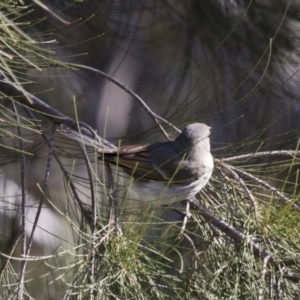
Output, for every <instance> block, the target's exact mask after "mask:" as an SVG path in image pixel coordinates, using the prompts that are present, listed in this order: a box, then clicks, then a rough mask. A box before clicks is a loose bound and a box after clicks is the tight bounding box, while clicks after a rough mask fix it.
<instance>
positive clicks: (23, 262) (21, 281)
mask: <svg viewBox="0 0 300 300" xmlns="http://www.w3.org/2000/svg"><path fill="white" fill-rule="evenodd" d="M12 109H13V111H14V113H15V116H16V120H17V122H18V126H17V130H18V136H19V137H20V138H19V144H20V150H21V151H22V152H23V153H21V154H20V155H21V189H22V209H21V224H22V225H21V239H22V250H21V257H23V258H22V259H21V272H20V279H19V286H18V296H17V297H18V299H19V300H22V299H23V294H24V279H25V268H26V258H25V255H26V230H25V226H26V194H27V193H26V157H25V153H24V150H25V149H24V141H23V138H22V136H23V134H22V130H21V127H20V125H19V124H21V121H20V118H19V113H18V111H17V108H16V106H15V104H14V102H12Z"/></svg>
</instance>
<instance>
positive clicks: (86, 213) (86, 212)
mask: <svg viewBox="0 0 300 300" xmlns="http://www.w3.org/2000/svg"><path fill="white" fill-rule="evenodd" d="M26 112H27V114H28V115H29V117H30V118H31V119H32V121H33V122H34V123H35V125H36V127H37V128H38V129H39V130H40V131H41V134H42V137H43V139H44V140H45V142H46V144H47V145H48V147H50V143H49V141H48V139H47V137H46V135H45V133H44V132H43V131H42V128H41V126H40V125H39V123H38V121H37V120H36V118H35V116H34V115H33V113H32V112H31V110H29V109H26ZM53 156H54V158H55V160H56V162H57V163H58V165H59V167H60V169H61V170H62V172H63V174H64V176H65V177H66V178H67V180H68V182H69V185H70V189H71V191H72V193H73V196H74V198H75V200H76V203H77V204H78V206H79V208H80V211H81V213H82V214H83V216H84V217H85V220H86V221H87V223H88V224H89V226H90V227H91V228H92V221H91V216H90V211H89V210H87V208H86V207H85V206H84V205H83V203H82V201H81V200H80V197H79V195H78V193H77V190H76V187H75V185H74V183H73V180H72V178H71V177H70V176H69V174H68V172H67V170H66V169H65V168H64V165H63V163H62V162H61V160H60V158H59V157H58V155H57V153H56V152H55V151H53Z"/></svg>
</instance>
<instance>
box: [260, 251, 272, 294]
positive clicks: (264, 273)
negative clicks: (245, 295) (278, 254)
mask: <svg viewBox="0 0 300 300" xmlns="http://www.w3.org/2000/svg"><path fill="white" fill-rule="evenodd" d="M270 257H271V256H270V255H269V256H266V257H264V259H263V266H262V271H261V279H260V289H259V292H258V298H257V300H262V299H264V298H263V294H264V282H265V275H266V272H267V265H268V261H269V259H270Z"/></svg>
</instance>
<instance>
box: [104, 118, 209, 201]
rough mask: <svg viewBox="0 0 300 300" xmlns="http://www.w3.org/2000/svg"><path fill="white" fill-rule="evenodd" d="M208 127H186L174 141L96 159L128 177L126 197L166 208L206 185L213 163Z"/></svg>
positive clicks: (189, 196)
mask: <svg viewBox="0 0 300 300" xmlns="http://www.w3.org/2000/svg"><path fill="white" fill-rule="evenodd" d="M210 129H211V128H210V127H209V126H207V125H206V124H203V123H193V124H189V125H187V126H186V127H185V128H184V129H183V130H182V132H181V133H180V134H179V135H178V137H177V138H176V139H175V140H174V141H166V142H159V143H153V144H146V145H131V146H123V147H120V148H119V149H118V152H117V153H105V151H103V152H102V153H101V155H100V156H99V158H100V159H104V160H105V161H107V162H109V163H111V164H113V165H118V167H121V168H122V169H124V171H125V172H126V173H127V174H128V175H130V178H132V179H133V180H132V182H130V184H129V188H130V193H129V195H128V197H131V198H132V199H135V200H136V201H142V202H145V203H155V204H159V205H169V204H173V203H176V202H180V201H182V200H185V199H189V198H192V197H194V195H195V194H197V193H198V192H199V191H200V190H201V189H202V188H203V187H204V186H205V185H206V184H207V183H208V181H209V179H210V177H211V175H212V172H213V168H214V160H213V156H212V154H211V152H210Z"/></svg>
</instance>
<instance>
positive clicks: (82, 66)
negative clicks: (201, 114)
mask: <svg viewBox="0 0 300 300" xmlns="http://www.w3.org/2000/svg"><path fill="white" fill-rule="evenodd" d="M69 66H72V67H75V68H78V69H80V70H87V71H90V72H93V73H96V74H98V75H99V76H101V77H104V78H106V79H107V80H109V81H111V82H113V83H114V84H115V85H117V86H118V87H120V88H121V89H122V90H124V91H125V92H126V93H128V94H129V95H131V96H132V97H133V98H134V99H135V100H137V101H138V102H139V104H140V105H141V106H142V107H143V108H144V110H145V111H146V112H147V113H148V114H149V116H150V117H151V118H152V119H153V120H154V122H155V123H156V124H157V125H158V126H159V127H160V129H161V131H162V132H163V134H164V135H165V136H166V138H167V139H169V136H168V134H167V133H166V131H165V130H164V129H163V127H162V126H161V124H160V122H162V123H165V124H167V125H169V126H170V127H172V128H173V129H174V130H175V131H177V132H178V133H180V132H181V131H180V130H179V129H178V128H177V127H176V126H174V125H173V124H172V123H170V122H169V121H167V120H166V119H164V118H162V117H160V116H159V115H157V114H156V113H155V112H153V111H152V110H151V108H150V107H149V106H148V105H147V104H146V103H145V101H144V100H143V99H142V98H141V97H140V96H138V95H137V94H136V93H135V92H134V91H133V90H132V89H130V88H129V87H128V86H126V85H125V84H123V83H122V82H120V81H119V80H117V79H116V78H114V77H112V76H110V75H108V74H106V73H105V72H102V71H100V70H98V69H95V68H92V67H89V66H85V65H80V64H69Z"/></svg>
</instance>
